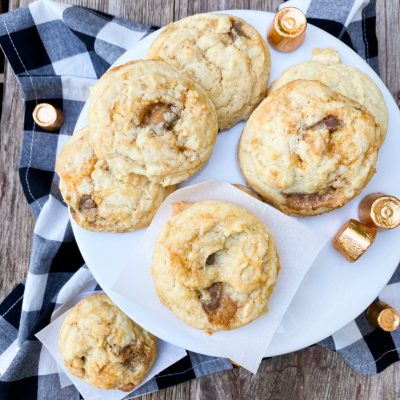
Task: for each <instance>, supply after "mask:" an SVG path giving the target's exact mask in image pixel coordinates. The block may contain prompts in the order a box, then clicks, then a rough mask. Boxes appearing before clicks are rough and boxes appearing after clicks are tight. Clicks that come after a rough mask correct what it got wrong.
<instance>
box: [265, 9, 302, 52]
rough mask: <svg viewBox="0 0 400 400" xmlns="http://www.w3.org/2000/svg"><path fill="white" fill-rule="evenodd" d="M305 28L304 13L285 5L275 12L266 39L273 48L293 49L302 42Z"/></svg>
mask: <svg viewBox="0 0 400 400" xmlns="http://www.w3.org/2000/svg"><path fill="white" fill-rule="evenodd" d="M306 28H307V19H306V17H305V15H304V13H303V12H302V11H301V10H299V9H298V8H295V7H285V8H282V9H281V10H279V11H278V12H277V13H276V14H275V17H274V21H273V22H272V24H271V26H270V27H269V29H268V32H267V39H268V42H269V44H270V45H271V46H272V47H273V48H274V49H275V50H278V51H282V52H289V51H293V50H295V49H297V48H298V47H299V46H300V45H301V44H302V43H303V42H304V36H305V33H306Z"/></svg>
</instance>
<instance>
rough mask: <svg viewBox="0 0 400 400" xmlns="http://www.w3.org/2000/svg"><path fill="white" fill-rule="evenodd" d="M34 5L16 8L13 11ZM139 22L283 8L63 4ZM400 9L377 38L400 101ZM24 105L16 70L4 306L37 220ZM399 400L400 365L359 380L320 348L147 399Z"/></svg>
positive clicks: (390, 4) (210, 3)
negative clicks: (29, 201) (23, 159)
mask: <svg viewBox="0 0 400 400" xmlns="http://www.w3.org/2000/svg"><path fill="white" fill-rule="evenodd" d="M29 2H30V1H29V0H11V1H10V8H17V7H19V6H20V5H26V4H28V3H29ZM65 2H68V3H73V4H79V5H84V6H87V7H92V8H95V9H99V10H101V11H105V12H109V13H111V14H114V15H117V16H120V17H123V18H128V19H132V20H135V21H137V22H141V23H145V24H152V25H164V24H166V23H168V22H171V21H174V20H176V19H179V18H183V17H185V16H187V15H191V14H194V13H199V12H205V11H209V10H223V9H235V8H237V9H240V8H243V9H256V10H266V11H275V10H276V8H277V6H278V4H279V3H280V1H279V0H265V1H261V0H167V1H163V0H136V1H122V0H121V1H117V0H80V1H65ZM399 21H400V2H399V1H398V0H386V1H385V0H378V2H377V34H378V40H379V50H380V53H379V62H380V68H381V76H382V79H383V80H384V82H385V83H386V84H387V86H388V87H389V89H390V91H391V92H392V94H393V95H394V96H395V98H396V99H397V100H398V101H399V100H400V80H399V78H398V77H399V74H400V41H399V38H400V25H399ZM22 118H23V102H22V99H21V93H20V90H19V87H18V84H17V82H16V80H15V78H14V76H13V73H12V71H10V68H9V67H7V69H6V73H5V93H4V102H3V115H2V121H1V129H0V220H1V229H0V301H1V300H2V299H3V298H4V297H5V295H6V294H7V293H8V292H9V291H10V290H11V289H12V287H13V286H14V285H15V284H16V283H18V282H19V281H20V279H21V278H22V277H23V276H24V275H25V273H26V271H27V268H28V263H29V253H30V247H31V238H32V230H33V218H32V217H31V214H30V211H29V209H28V206H27V205H26V202H25V199H24V196H23V193H22V190H21V188H20V184H19V178H18V175H17V166H18V157H19V149H20V143H21V131H22ZM399 398H400V363H398V364H395V365H392V366H391V367H389V368H388V369H386V370H385V371H384V372H382V373H381V374H379V375H375V376H361V375H358V374H356V373H354V372H353V370H352V369H350V368H349V367H348V366H347V365H346V364H345V363H344V362H343V361H342V359H341V358H340V356H338V355H337V354H336V353H333V352H330V351H328V350H325V349H322V348H320V347H318V346H314V347H311V348H308V349H305V350H302V351H299V352H296V353H292V354H287V355H283V356H280V357H274V358H271V359H268V360H266V361H264V362H263V363H262V365H261V367H260V370H259V372H258V374H257V375H252V374H250V373H248V372H247V371H246V370H244V369H242V368H237V369H235V370H233V371H229V372H224V373H219V374H215V375H212V376H209V377H203V378H200V379H196V380H194V381H191V382H185V383H183V384H181V385H177V386H175V387H172V388H168V389H165V390H162V391H160V392H158V393H155V394H151V395H147V396H143V397H142V399H146V400H161V399H171V400H172V399H174V400H175V399H176V400H180V399H277V400H291V399H293V400H303V399H304V400H325V399H326V400H342V399H346V400H350V399H354V400H364V399H374V400H375V399H379V400H381V399H382V400H395V399H399Z"/></svg>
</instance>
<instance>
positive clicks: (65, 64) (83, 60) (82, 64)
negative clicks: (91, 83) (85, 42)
mask: <svg viewBox="0 0 400 400" xmlns="http://www.w3.org/2000/svg"><path fill="white" fill-rule="evenodd" d="M52 65H53V68H54V71H55V73H56V75H72V76H80V77H85V78H95V79H97V75H96V71H95V70H94V68H93V63H92V60H91V59H90V56H89V54H88V53H87V52H84V53H80V54H77V55H75V56H72V57H67V58H63V59H62V60H59V61H56V62H54V63H53V64H52Z"/></svg>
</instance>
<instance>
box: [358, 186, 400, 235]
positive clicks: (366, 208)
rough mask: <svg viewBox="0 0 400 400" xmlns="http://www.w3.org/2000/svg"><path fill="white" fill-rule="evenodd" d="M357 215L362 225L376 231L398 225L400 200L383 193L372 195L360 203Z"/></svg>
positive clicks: (399, 221) (399, 220) (399, 223)
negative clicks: (371, 227) (373, 228)
mask: <svg viewBox="0 0 400 400" xmlns="http://www.w3.org/2000/svg"><path fill="white" fill-rule="evenodd" d="M358 215H359V218H360V221H361V222H362V223H363V224H366V225H370V226H374V227H375V228H377V229H378V230H382V229H393V228H396V227H397V226H399V225H400V200H399V199H397V198H396V197H394V196H389V195H386V194H383V193H372V194H370V195H368V196H366V197H364V199H363V200H362V201H361V203H360V205H359V208H358Z"/></svg>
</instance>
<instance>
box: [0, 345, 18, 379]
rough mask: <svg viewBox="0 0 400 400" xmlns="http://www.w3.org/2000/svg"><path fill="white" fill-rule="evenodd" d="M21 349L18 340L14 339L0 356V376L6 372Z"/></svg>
mask: <svg viewBox="0 0 400 400" xmlns="http://www.w3.org/2000/svg"><path fill="white" fill-rule="evenodd" d="M18 351H19V346H18V341H17V340H14V341H13V342H12V343H11V344H10V346H8V347H7V349H6V350H4V352H3V353H2V354H1V356H0V376H2V375H3V374H4V372H6V370H7V368H8V367H9V366H10V364H11V363H12V361H13V360H14V358H15V356H16V355H17V353H18Z"/></svg>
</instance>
